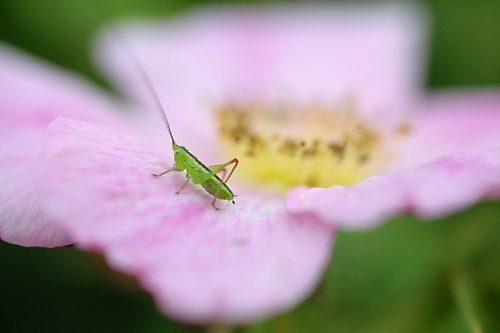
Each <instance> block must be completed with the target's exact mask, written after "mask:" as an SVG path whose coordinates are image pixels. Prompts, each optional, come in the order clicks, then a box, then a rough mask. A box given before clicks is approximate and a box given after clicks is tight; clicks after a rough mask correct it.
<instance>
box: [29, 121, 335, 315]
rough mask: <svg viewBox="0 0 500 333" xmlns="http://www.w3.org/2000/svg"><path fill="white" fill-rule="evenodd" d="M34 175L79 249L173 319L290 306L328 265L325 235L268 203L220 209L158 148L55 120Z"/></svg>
mask: <svg viewBox="0 0 500 333" xmlns="http://www.w3.org/2000/svg"><path fill="white" fill-rule="evenodd" d="M50 128H51V136H50V140H49V145H48V148H47V151H46V153H45V158H44V163H43V166H42V168H41V177H40V178H39V179H40V180H41V187H42V189H43V194H44V195H43V198H44V205H45V207H46V208H47V210H48V211H49V212H50V213H51V214H52V215H53V216H54V217H55V218H57V220H58V221H61V223H62V225H63V226H64V227H65V228H66V230H67V231H68V232H69V234H70V235H71V237H72V238H73V239H75V240H76V243H77V244H78V245H79V246H81V247H83V248H86V249H94V250H99V251H101V252H102V253H103V254H104V255H105V256H106V258H107V259H108V261H109V263H110V264H111V265H112V266H113V267H115V268H117V269H119V270H121V271H123V272H126V273H129V274H132V275H135V276H136V277H137V278H138V279H139V280H140V282H141V283H142V285H143V286H144V287H145V288H146V289H147V290H148V291H150V292H151V293H152V294H153V295H154V297H155V299H156V301H157V303H158V305H159V307H160V308H161V309H162V310H163V311H164V312H165V313H167V314H169V315H171V316H174V317H176V318H178V319H180V320H184V321H190V322H196V323H202V322H221V321H223V322H242V321H246V320H250V319H253V318H256V317H261V316H264V315H269V314H271V313H275V312H277V311H281V310H284V309H286V308H288V307H291V306H292V305H294V304H295V303H297V302H298V301H299V300H301V299H302V298H304V297H305V296H306V295H307V294H308V293H310V292H311V290H312V288H313V287H314V286H315V284H316V283H317V282H318V279H319V277H320V274H321V273H322V271H323V269H324V268H325V265H326V264H327V263H328V260H329V256H330V250H331V244H332V235H333V233H332V229H331V228H330V227H327V226H326V225H324V224H321V223H318V222H317V221H315V220H314V219H312V218H308V217H291V216H288V215H287V213H286V211H285V209H284V204H283V202H282V201H281V200H278V199H276V198H272V197H269V198H266V197H263V196H255V197H252V196H250V195H249V194H248V193H239V196H238V198H237V201H238V202H237V204H236V206H232V205H230V204H229V203H227V202H219V204H218V205H219V207H220V210H218V211H216V210H214V209H213V208H212V207H211V205H210V200H211V197H210V196H208V195H207V194H206V193H205V192H203V191H202V190H200V187H197V186H194V185H192V184H190V185H189V186H187V188H186V189H185V190H184V191H183V192H182V193H181V194H180V195H176V194H175V191H176V190H177V189H178V188H179V187H180V186H181V184H182V183H183V182H184V177H182V175H180V174H176V173H171V174H168V175H166V176H164V177H162V178H154V177H152V176H151V173H153V172H159V171H161V170H164V168H166V167H167V166H165V165H164V163H162V161H161V159H160V158H158V157H157V156H159V154H158V152H157V151H154V150H152V149H149V148H147V147H146V146H145V145H143V144H142V143H140V142H137V141H135V140H134V139H131V138H128V137H126V136H124V135H122V134H120V133H117V132H114V131H112V130H110V129H106V128H103V127H100V126H97V125H92V124H89V123H83V122H79V121H74V120H69V119H58V120H56V121H54V123H53V124H52V125H51V126H50Z"/></svg>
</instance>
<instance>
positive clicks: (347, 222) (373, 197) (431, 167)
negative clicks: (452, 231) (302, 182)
mask: <svg viewBox="0 0 500 333" xmlns="http://www.w3.org/2000/svg"><path fill="white" fill-rule="evenodd" d="M499 190H500V148H496V149H492V150H485V151H470V152H462V153H454V154H450V155H446V156H442V157H440V158H438V159H435V160H433V161H431V162H429V163H427V164H424V165H421V166H419V167H416V168H413V169H407V170H404V171H400V172H397V173H393V174H389V175H387V176H374V177H370V178H368V179H366V180H364V181H362V182H360V183H358V184H356V185H353V186H345V187H344V186H333V187H330V188H324V189H320V188H313V189H304V188H302V189H295V190H292V191H291V192H290V193H289V194H288V197H287V206H288V208H289V209H290V210H291V211H293V212H294V213H298V214H306V213H310V214H313V215H315V216H317V217H319V218H321V219H322V220H324V221H326V222H329V223H332V224H335V225H343V226H347V227H367V226H372V225H375V224H377V223H380V222H382V221H383V220H385V219H387V218H390V217H391V216H394V215H397V214H401V213H404V212H412V213H414V214H416V215H418V216H421V217H423V218H435V217H438V216H440V215H443V214H447V213H450V212H453V211H457V210H460V209H463V208H465V207H467V206H470V205H472V204H474V203H475V202H477V201H478V200H480V199H482V198H485V197H488V196H490V195H493V194H496V195H498V194H499V193H500V192H499Z"/></svg>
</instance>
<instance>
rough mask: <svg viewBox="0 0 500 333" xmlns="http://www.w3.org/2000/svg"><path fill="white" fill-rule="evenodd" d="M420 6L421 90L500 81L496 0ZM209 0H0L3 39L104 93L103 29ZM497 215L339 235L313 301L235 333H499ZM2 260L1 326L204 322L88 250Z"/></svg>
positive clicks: (489, 208) (433, 0)
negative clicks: (424, 59) (93, 47)
mask: <svg viewBox="0 0 500 333" xmlns="http://www.w3.org/2000/svg"><path fill="white" fill-rule="evenodd" d="M227 2H229V1H227ZM234 2H235V1H231V3H234ZM240 2H243V1H240ZM247 2H251V3H256V2H259V3H261V2H263V1H247ZM422 2H423V3H424V5H425V6H427V7H428V9H429V12H430V14H431V15H432V20H431V22H432V27H431V34H430V38H431V42H430V45H431V48H430V50H429V52H430V55H429V66H428V68H427V88H428V89H438V88H449V87H464V86H466V87H489V86H498V87H500V1H494V0H491V1H489V0H477V1H466V0H455V1H449V0H427V1H422ZM208 3H217V1H204V2H201V1H166V0H107V1H98V0H72V1H68V0H42V1H32V0H2V1H1V2H0V38H1V39H2V40H3V41H5V42H8V43H11V44H13V45H15V46H17V47H19V48H21V49H24V50H26V51H28V52H29V53H31V54H34V55H36V56H38V57H42V58H45V59H47V60H49V61H52V62H54V63H57V64H59V65H61V66H63V67H66V68H68V69H70V70H73V71H77V72H79V73H81V74H83V75H85V76H87V77H89V78H90V79H92V80H94V81H95V82H96V83H97V84H99V85H101V86H102V87H103V88H105V89H109V90H111V88H110V86H108V85H107V84H106V82H105V81H104V79H103V78H102V77H101V76H100V74H99V73H98V72H97V71H96V70H95V68H94V67H93V64H92V63H91V61H90V56H89V55H90V48H89V45H90V42H91V40H92V37H93V36H94V34H95V33H96V31H97V30H98V29H99V28H100V27H102V26H103V25H104V24H105V23H106V22H107V21H109V20H110V19H119V18H121V17H127V18H130V17H135V16H137V17H141V18H142V17H148V16H150V17H170V16H174V15H179V14H181V13H183V12H185V11H189V10H190V9H192V8H195V7H196V6H200V5H206V4H208ZM0 94H1V92H0ZM499 130H500V129H499ZM499 222H500V203H499V202H483V203H480V204H478V205H476V206H475V207H473V208H470V209H467V210H466V211H464V212H461V213H458V214H455V215H453V216H449V217H447V218H445V219H442V220H439V221H435V222H433V223H426V222H422V221H419V220H418V219H416V218H414V217H412V216H402V217H398V218H396V219H394V220H392V221H390V222H389V223H387V224H384V225H382V226H381V227H378V228H377V229H375V230H370V231H363V232H346V231H342V232H340V233H339V234H338V236H337V241H336V244H335V255H334V257H333V262H332V264H331V265H330V267H329V269H328V271H327V274H325V276H324V281H323V283H322V284H321V285H320V287H319V288H318V290H317V291H316V292H315V293H314V295H313V296H312V297H310V298H309V299H308V300H307V301H306V302H304V303H303V304H301V305H300V306H299V307H297V308H296V309H294V310H293V311H291V312H289V313H285V314H282V315H279V316H277V317H273V318H269V319H266V320H262V321H259V322H256V323H253V324H250V325H247V326H245V327H240V328H237V331H242V332H336V333H340V332H499V331H500V315H499V314H500V226H499ZM0 264H1V266H0V267H1V271H0V272H1V273H0V300H1V302H0V307H1V309H0V320H1V330H2V332H68V331H70V332H197V331H203V330H205V329H206V328H202V327H189V326H184V325H181V324H178V323H175V322H172V321H169V320H168V319H167V318H165V317H164V316H162V315H161V314H160V313H159V312H158V311H157V310H156V308H155V306H154V304H153V302H152V300H151V298H150V297H149V296H148V295H147V294H145V293H144V292H142V291H141V290H140V288H138V287H137V285H136V284H135V282H134V281H133V280H132V279H129V278H127V277H125V276H121V275H119V274H117V273H115V272H113V271H111V270H109V269H108V268H107V267H106V264H105V263H104V261H103V260H102V259H101V258H100V257H98V256H97V255H92V254H88V253H82V252H79V251H78V250H76V249H74V248H71V247H68V248H61V249H53V250H46V249H36V248H22V247H17V246H13V245H9V244H5V243H2V242H0ZM479 327H481V329H480V328H479Z"/></svg>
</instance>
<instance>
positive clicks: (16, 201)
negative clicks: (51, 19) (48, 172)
mask: <svg viewBox="0 0 500 333" xmlns="http://www.w3.org/2000/svg"><path fill="white" fill-rule="evenodd" d="M0 90H1V91H2V98H1V100H0V184H2V187H1V188H0V239H2V240H4V241H7V242H11V243H15V244H19V245H25V246H45V247H52V246H60V245H66V244H68V243H69V242H70V241H69V239H68V238H67V237H66V235H65V233H64V232H62V230H60V228H58V227H56V226H55V225H54V224H53V223H52V221H51V220H49V219H47V217H46V216H45V215H44V213H43V212H41V211H40V208H39V204H38V201H39V196H38V194H37V193H36V190H35V188H34V185H33V183H34V180H35V179H34V177H35V176H34V173H35V170H36V168H37V164H36V160H37V158H38V154H39V152H40V145H41V142H42V141H43V138H44V133H45V128H46V126H47V125H48V124H49V123H50V122H51V121H52V120H53V119H54V118H55V117H56V116H58V115H73V116H75V117H81V118H82V119H95V120H100V121H103V122H105V123H115V121H114V120H111V119H112V118H113V117H112V116H111V115H110V114H108V113H109V110H112V109H113V107H112V106H111V103H110V102H109V101H107V100H106V99H105V98H104V97H102V96H101V95H100V94H99V93H98V92H97V91H95V90H94V89H92V88H90V86H89V85H87V84H86V83H85V82H84V81H83V80H82V79H80V78H78V77H76V76H73V75H70V74H68V73H65V72H62V71H61V70H59V69H57V68H55V67H53V66H51V65H49V64H47V63H44V62H42V61H37V60H34V59H32V58H30V57H29V56H27V55H25V54H23V53H22V52H20V51H17V50H14V49H13V48H10V47H8V46H6V45H1V44H0Z"/></svg>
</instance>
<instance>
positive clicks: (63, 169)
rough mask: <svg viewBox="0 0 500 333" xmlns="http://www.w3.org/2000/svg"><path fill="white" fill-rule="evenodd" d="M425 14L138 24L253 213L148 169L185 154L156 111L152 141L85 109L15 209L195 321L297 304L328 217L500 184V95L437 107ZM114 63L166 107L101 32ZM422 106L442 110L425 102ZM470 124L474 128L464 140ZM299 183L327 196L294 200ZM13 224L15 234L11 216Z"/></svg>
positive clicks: (126, 83) (140, 47)
mask: <svg viewBox="0 0 500 333" xmlns="http://www.w3.org/2000/svg"><path fill="white" fill-rule="evenodd" d="M415 10H416V9H415V8H413V7H406V6H405V7H402V6H395V5H387V6H381V7H358V6H354V7H321V6H320V7H306V6H304V7H289V8H279V7H270V8H266V9H265V10H262V9H259V8H253V9H251V8H232V9H231V8H229V9H218V10H215V9H214V10H206V11H201V12H198V13H194V14H191V16H189V17H187V18H182V19H178V20H174V21H171V22H168V23H161V24H151V25H149V26H146V25H136V26H130V27H129V28H127V29H123V31H124V35H126V36H127V40H129V41H130V44H131V45H132V47H133V48H134V50H136V51H137V53H138V54H139V55H140V58H141V59H142V60H143V62H144V63H145V64H146V67H147V70H148V72H149V73H150V74H151V77H152V81H153V82H154V83H155V86H156V87H157V89H158V91H159V92H160V95H161V96H162V100H163V102H164V106H165V108H166V109H167V112H168V116H169V119H170V122H171V124H172V127H173V131H174V134H175V136H176V139H177V141H178V142H179V143H180V144H183V145H185V146H187V147H188V148H189V149H190V151H191V152H193V153H194V154H196V155H197V156H199V157H200V159H201V160H202V161H207V162H208V161H209V162H211V163H214V164H215V163H221V162H223V161H224V160H229V159H231V158H232V157H234V156H237V157H238V158H240V159H241V163H240V167H239V169H237V171H236V174H235V176H234V178H233V179H232V180H231V182H230V186H231V188H232V189H233V190H234V192H235V193H236V194H237V195H238V197H237V198H236V199H237V200H236V201H237V205H236V206H232V205H229V204H228V205H226V203H219V207H220V208H221V209H220V210H219V211H215V210H214V209H213V208H212V207H211V206H210V197H209V196H208V195H207V194H206V193H205V192H204V191H203V190H202V189H200V188H199V187H196V186H189V187H188V188H186V189H185V190H184V191H183V193H182V194H180V195H175V191H176V190H177V189H178V188H179V187H180V186H181V184H182V183H183V177H182V176H181V175H178V174H168V175H166V176H164V177H163V178H160V179H155V178H153V177H151V176H150V175H151V173H153V172H160V171H162V170H165V169H166V168H168V167H170V166H171V163H172V157H171V153H170V151H169V147H166V145H168V143H169V141H168V137H167V134H166V131H165V130H163V129H162V128H161V125H160V124H159V120H158V117H155V118H152V119H154V120H151V119H147V117H144V116H143V115H145V114H148V115H149V114H151V113H152V111H151V112H145V110H141V112H140V113H136V114H134V115H132V116H131V117H130V118H132V119H135V122H134V126H135V129H136V130H138V129H139V128H146V129H147V131H148V132H147V133H145V134H137V133H135V131H134V130H131V129H126V128H125V126H122V127H119V130H117V129H116V125H115V124H116V123H117V122H118V121H115V120H109V121H104V123H105V125H102V124H99V123H103V121H100V120H99V119H89V118H90V117H89V118H86V119H84V120H87V121H88V120H91V121H92V122H86V121H81V120H79V119H80V118H81V117H80V115H79V114H74V115H72V114H67V113H64V114H62V115H64V116H66V117H73V118H79V119H78V120H77V119H68V118H59V119H56V120H55V121H53V122H52V123H51V125H50V126H49V131H48V132H49V133H48V139H47V142H46V145H44V152H43V156H42V157H41V158H40V162H39V163H38V164H37V168H36V173H35V174H36V185H37V187H36V191H39V192H36V191H35V189H33V192H31V193H32V194H36V193H40V194H37V197H36V200H33V199H32V197H30V196H28V197H21V198H18V199H16V201H13V202H15V203H19V204H24V205H30V207H35V209H36V210H35V211H36V212H37V213H38V214H42V213H43V214H45V215H43V216H48V217H49V218H47V219H44V221H47V222H57V225H60V226H62V227H63V230H64V231H65V232H67V235H68V236H69V238H70V239H71V240H72V241H74V242H75V243H76V244H77V245H78V246H80V247H82V248H85V249H91V250H97V251H100V252H102V253H103V254H104V255H105V256H106V258H107V260H108V261H109V263H110V264H111V266H113V267H114V268H116V269H119V270H121V271H123V272H127V273H129V274H132V275H134V276H136V277H137V278H138V279H139V280H140V282H141V284H142V285H143V286H144V288H146V289H147V290H149V291H150V292H151V293H152V294H153V295H154V297H155V299H156V301H157V303H158V305H159V306H160V308H161V309H162V310H163V311H164V312H165V313H167V314H169V315H171V316H174V317H175V318H178V319H180V320H185V321H191V322H211V321H217V322H219V321H223V322H243V321H248V320H251V319H254V318H257V317H261V316H264V315H269V314H272V313H275V312H277V311H282V310H284V309H287V308H289V307H291V306H293V305H294V304H296V303H297V302H298V301H299V300H301V299H302V298H303V297H305V296H306V295H307V294H308V293H310V291H311V290H312V288H313V287H314V286H315V284H316V283H317V281H318V279H319V276H320V274H321V272H322V271H323V269H324V267H325V265H326V264H327V262H328V259H329V253H330V246H331V240H332V234H333V232H332V227H331V226H328V225H327V224H323V223H320V221H319V220H323V221H328V222H332V223H335V224H346V225H369V224H373V223H376V222H380V221H382V220H383V219H385V218H386V217H389V216H391V215H393V214H398V213H400V212H402V211H404V210H407V209H410V208H411V209H414V210H415V212H417V213H420V214H422V215H424V214H425V215H426V216H434V215H436V214H442V213H446V212H449V211H451V210H453V209H459V208H461V207H464V206H466V205H468V204H471V203H473V202H475V201H477V200H479V199H481V198H483V197H485V196H487V195H493V194H495V193H498V190H499V184H498V179H500V178H498V173H499V170H500V166H499V163H498V162H499V156H500V155H499V153H498V151H497V150H494V149H491V150H480V149H483V148H489V147H491V146H492V144H494V143H498V141H499V140H498V139H499V138H498V136H497V134H496V132H497V131H495V128H498V126H497V124H500V121H499V120H500V117H499V115H498V113H495V112H494V110H493V109H495V108H498V105H499V104H498V100H496V99H497V97H496V95H495V93H494V92H493V93H491V96H490V94H487V95H484V96H483V95H482V94H473V93H471V94H472V95H471V96H468V95H467V94H464V95H462V94H460V95H459V96H457V97H454V96H453V97H450V98H449V100H447V97H446V95H444V96H437V97H436V98H433V99H431V100H430V101H425V102H422V100H423V98H422V96H421V93H420V87H421V79H422V78H421V77H419V74H420V73H421V72H422V71H421V70H420V69H421V68H420V67H419V65H421V64H420V61H421V59H422V57H421V56H422V53H423V50H424V48H423V43H422V42H423V38H422V31H421V28H422V27H421V26H420V24H421V21H420V19H421V15H420V14H419V13H418V12H416V11H415ZM99 59H100V61H101V62H102V63H103V67H104V69H105V70H107V71H108V72H109V74H110V76H111V77H112V78H113V79H114V81H115V82H116V83H117V85H118V86H119V87H121V88H122V89H123V91H124V92H126V94H127V95H129V96H135V97H136V98H137V99H140V100H142V101H144V102H145V103H150V97H149V95H148V93H147V91H145V89H144V83H143V82H142V81H140V79H139V78H138V76H137V73H136V71H135V70H133V69H132V68H131V64H130V61H129V59H128V58H127V55H126V54H125V53H124V51H123V49H122V48H121V47H120V46H118V45H117V44H116V43H114V42H112V40H110V39H108V38H104V39H102V41H101V47H100V48H99ZM47 80H48V78H47V79H46V81H47ZM78 89H80V88H78ZM89 98H90V99H93V97H92V96H89ZM75 100H78V99H76V98H75ZM35 101H36V100H35ZM78 101H80V100H78ZM72 103H73V102H72ZM86 103H87V102H86V101H83V100H82V101H81V102H79V103H78V104H79V105H80V106H85V105H86ZM455 103H456V104H455ZM458 106H460V107H461V108H464V109H463V110H462V111H460V112H458V114H457V113H456V112H455V111H457V110H456V108H457V107H458ZM416 107H418V108H419V109H422V110H426V109H435V110H429V112H427V113H425V114H423V115H422V113H420V114H419V113H410V112H409V110H410V109H415V108H416ZM478 107H480V108H481V109H479V110H478V109H477V108H478ZM110 108H113V107H110ZM65 109H66V108H65ZM68 109H69V108H68ZM96 109H97V110H99V108H96ZM283 109H284V111H282V110H283ZM447 109H450V111H448V110H447ZM210 110H212V111H214V112H209V111H210ZM215 111H217V112H215ZM431 111H432V112H431ZM96 112H97V111H96ZM472 112H474V113H472ZM97 113H99V112H97ZM36 114H37V113H36V112H35V113H33V114H32V115H36ZM59 114H61V113H59ZM99 114H100V113H99ZM153 115H154V114H153ZM2 117H3V115H2ZM51 117H53V116H51ZM96 117H97V116H96ZM134 117H135V118H134ZM50 119H52V118H50ZM49 121H50V120H49ZM46 123H47V122H45V123H44V124H46ZM21 125H22V126H24V122H20V126H21ZM44 128H45V127H44V126H42V125H40V127H38V130H39V131H40V132H41V133H42V132H43V129H44ZM462 128H463V129H464V132H465V133H464V135H468V136H467V137H465V138H462V137H458V138H457V137H456V136H457V134H456V133H459V132H461V129H462ZM160 130H161V131H163V132H164V133H163V135H160V134H159V131H160ZM467 130H468V131H469V132H467ZM472 130H474V131H473V132H472V133H471V131H472ZM445 133H449V135H447V136H443V134H445ZM453 133H455V135H452V134H453ZM42 134H43V133H42ZM148 136H149V137H150V138H155V140H153V143H151V142H148V139H147V138H145V137H148ZM37 138H39V137H37ZM431 138H432V139H431ZM428 139H431V143H432V150H431V149H430V147H428V145H429V144H428V142H426V141H425V140H428ZM37 140H38V139H37ZM422 147H424V148H426V149H422ZM2 149H4V148H3V146H2ZM37 152H38V150H37V149H34V151H33V152H31V151H30V152H29V156H30V158H29V161H28V162H29V163H32V162H31V161H33V160H32V158H33V156H34V155H35V154H37ZM459 152H460V153H459ZM27 156H28V155H27ZM440 156H442V157H440ZM436 158H437V159H436ZM426 162H427V164H422V163H426ZM23 163H25V162H23ZM23 165H29V164H23ZM2 167H3V166H2ZM21 175H26V173H23V174H21ZM374 175H378V176H374ZM13 178H14V177H13ZM16 179H20V178H16ZM429 179H430V180H431V181H432V183H431V182H430V181H429ZM300 184H304V185H310V186H312V185H318V186H324V187H326V188H314V189H312V188H302V189H296V190H294V191H292V192H289V193H287V191H288V190H289V189H290V188H292V187H294V186H297V185H300ZM335 184H343V185H344V186H338V185H335ZM425 184H429V185H428V186H424V185H425ZM332 185H333V186H332ZM431 185H432V186H431ZM13 188H14V187H13ZM457 188H458V189H460V190H462V189H463V191H457ZM2 191H3V190H2ZM285 194H286V196H285ZM285 198H286V199H285ZM33 201H35V203H36V202H38V201H41V208H43V210H39V209H37V208H36V207H39V208H40V206H36V205H33V204H32V203H33ZM2 208H3V206H2ZM5 211H6V212H9V213H8V214H12V213H11V211H12V210H11V209H10V208H9V207H7V209H5ZM9 216H10V215H9ZM12 216H14V215H13V214H12ZM16 218H17V217H16ZM13 220H14V219H13ZM1 227H2V230H6V232H4V231H2V238H3V237H4V236H3V234H6V233H7V232H10V230H11V226H8V225H4V224H2V225H1ZM42 245H43V244H42Z"/></svg>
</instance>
